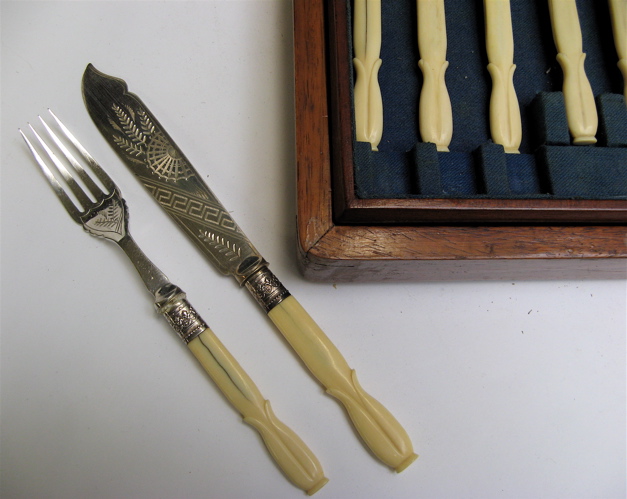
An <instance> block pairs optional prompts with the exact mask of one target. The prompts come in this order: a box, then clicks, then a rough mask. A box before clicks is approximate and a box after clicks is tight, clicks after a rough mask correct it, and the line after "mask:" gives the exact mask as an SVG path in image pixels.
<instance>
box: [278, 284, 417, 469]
mask: <svg viewBox="0 0 627 499" xmlns="http://www.w3.org/2000/svg"><path fill="white" fill-rule="evenodd" d="M268 316H269V317H270V319H271V320H272V322H274V324H275V325H276V326H277V328H278V329H279V330H280V331H281V333H282V334H283V336H285V338H286V339H287V341H288V342H289V343H290V345H291V346H292V348H294V350H295V351H296V353H298V355H299V356H300V358H301V359H302V360H303V362H304V363H305V365H306V366H307V367H308V368H309V370H310V371H311V372H312V374H313V375H314V376H315V377H316V378H317V379H318V380H319V381H320V382H321V383H322V384H323V385H324V387H325V388H326V390H327V393H329V394H330V395H332V396H333V397H335V398H337V399H338V400H339V401H340V402H341V403H342V404H343V405H344V407H345V408H346V410H347V412H348V415H349V417H350V419H351V421H352V422H353V424H354V426H355V428H356V429H357V431H358V432H359V434H360V435H361V437H362V439H363V441H364V442H365V443H366V445H367V446H368V447H369V448H370V450H371V451H372V452H373V453H374V454H375V455H376V456H377V457H378V458H379V459H380V460H381V461H383V462H384V463H385V464H387V465H388V466H390V467H391V468H394V469H395V470H396V471H398V472H400V471H402V470H404V469H405V468H406V467H407V466H409V465H410V464H411V463H412V462H413V461H414V460H415V459H416V458H417V457H418V456H417V455H416V454H414V451H413V447H412V443H411V440H410V438H409V436H408V435H407V432H406V431H405V430H404V428H403V427H402V426H401V425H400V423H399V422H398V421H397V420H396V419H395V418H394V416H392V414H391V413H390V412H389V411H388V410H387V409H386V408H385V407H383V405H382V404H381V403H380V402H378V401H377V400H375V399H374V398H373V397H372V396H370V395H369V394H368V393H366V392H365V391H364V390H363V388H361V386H360V385H359V383H358V381H357V376H356V374H355V371H354V370H353V369H351V368H350V367H349V366H348V364H347V362H346V360H345V359H344V357H343V356H342V354H341V353H340V352H339V350H338V349H337V348H336V347H335V345H334V344H333V343H332V342H331V340H329V338H328V337H327V336H326V334H324V332H323V331H322V330H321V329H320V327H319V326H318V325H317V324H316V323H315V322H314V320H313V319H312V318H311V317H310V316H309V314H308V313H307V312H306V311H305V309H304V308H303V307H302V306H301V305H300V303H298V301H297V300H296V299H295V298H294V297H293V296H290V297H288V298H286V299H285V300H283V301H282V302H281V303H280V304H279V305H277V306H276V307H275V308H273V309H272V310H271V311H270V312H269V313H268Z"/></svg>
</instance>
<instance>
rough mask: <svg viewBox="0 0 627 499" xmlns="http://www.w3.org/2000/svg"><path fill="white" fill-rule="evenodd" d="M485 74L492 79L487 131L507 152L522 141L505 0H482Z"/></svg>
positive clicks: (512, 43) (512, 38)
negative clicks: (486, 60)
mask: <svg viewBox="0 0 627 499" xmlns="http://www.w3.org/2000/svg"><path fill="white" fill-rule="evenodd" d="M483 8H484V18H485V31H486V51H487V53H488V61H489V64H488V72H489V73H490V77H491V78H492V94H491V96H490V132H491V134H492V141H493V142H494V143H495V144H501V145H502V146H503V148H504V149H505V152H507V153H518V152H519V151H518V148H519V147H520V142H521V141H522V123H521V121H520V106H519V104H518V97H516V89H515V88H514V71H515V70H516V65H515V64H514V34H513V30H512V15H511V11H510V4H509V0H483Z"/></svg>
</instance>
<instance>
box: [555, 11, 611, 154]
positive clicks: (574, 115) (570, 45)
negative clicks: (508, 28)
mask: <svg viewBox="0 0 627 499" xmlns="http://www.w3.org/2000/svg"><path fill="white" fill-rule="evenodd" d="M549 12H550V14H551V26H552V28H553V39H554V41H555V46H556V47H557V52H558V54H557V61H558V62H559V64H560V66H561V67H562V72H563V73H564V83H563V92H564V102H565V104H566V119H567V121H568V129H569V130H570V134H571V135H572V136H573V144H583V145H585V144H594V143H596V141H597V140H596V138H595V135H596V133H597V127H598V124H599V118H598V115H597V110H596V106H595V103H594V94H593V93H592V87H591V86H590V82H589V81H588V77H587V76H586V72H585V69H584V61H585V59H586V54H584V53H583V48H582V36H581V27H580V25H579V16H578V14H577V5H576V3H575V0H549Z"/></svg>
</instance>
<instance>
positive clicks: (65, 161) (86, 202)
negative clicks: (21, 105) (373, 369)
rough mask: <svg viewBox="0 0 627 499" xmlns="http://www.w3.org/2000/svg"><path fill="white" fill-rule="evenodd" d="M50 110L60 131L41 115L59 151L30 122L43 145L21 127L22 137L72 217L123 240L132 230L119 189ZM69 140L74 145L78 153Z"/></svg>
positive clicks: (103, 234)
mask: <svg viewBox="0 0 627 499" xmlns="http://www.w3.org/2000/svg"><path fill="white" fill-rule="evenodd" d="M48 111H49V112H50V115H51V116H52V118H53V119H54V122H55V124H56V127H55V128H56V129H57V133H55V131H54V130H53V129H52V127H50V126H49V125H48V124H47V123H46V121H45V120H44V119H43V118H42V117H41V116H39V119H40V120H41V123H42V124H43V127H44V128H45V130H46V133H47V134H48V135H49V136H50V139H52V142H53V143H54V146H55V149H56V151H57V152H56V153H55V151H54V150H53V148H52V147H51V146H49V145H48V143H47V142H46V141H45V140H44V139H43V138H42V136H41V135H40V134H39V133H38V132H37V131H36V130H35V128H34V127H33V126H32V125H30V124H29V128H30V130H31V133H32V135H33V136H34V137H35V138H36V143H37V144H38V146H39V147H36V146H35V145H34V144H33V142H31V140H29V139H28V137H27V136H26V134H25V133H24V132H23V131H22V130H21V129H20V133H21V134H22V137H23V138H24V140H25V141H26V144H27V145H28V148H29V149H30V151H31V153H32V154H33V156H34V157H35V160H36V161H37V163H38V164H39V166H40V168H41V170H42V171H43V173H44V175H45V176H46V179H47V180H48V183H49V184H50V186H51V187H52V189H53V190H54V192H55V193H56V195H57V196H58V198H59V200H60V201H61V203H62V204H63V206H64V207H65V209H66V210H67V212H68V213H69V215H70V216H71V217H72V219H73V220H74V221H75V222H77V223H79V224H81V225H82V226H83V227H84V229H85V230H86V231H87V232H88V233H89V234H91V235H93V236H97V237H104V238H105V239H110V240H112V241H115V242H116V243H119V242H120V241H121V240H122V239H124V238H125V237H126V236H127V234H128V210H127V208H126V203H125V202H124V199H123V198H122V196H121V195H120V191H119V189H118V188H117V186H116V185H115V183H114V182H113V180H112V179H111V177H109V176H108V175H107V174H106V173H105V171H104V170H103V169H102V168H101V167H100V165H99V164H98V163H97V162H96V160H95V159H94V158H93V157H92V156H91V155H90V154H89V153H88V152H87V150H86V149H85V148H84V147H83V146H82V145H81V144H80V143H79V142H78V140H77V139H76V138H75V137H74V135H72V133H71V132H70V131H69V130H68V129H67V127H65V126H64V125H63V123H61V121H60V120H59V118H57V117H56V116H55V114H54V113H53V112H52V111H50V110H48ZM58 134H60V135H61V136H62V137H63V138H64V139H65V140H62V139H61V138H60V137H59V135H58ZM66 143H67V144H68V145H71V147H72V149H74V153H72V152H71V150H70V148H68V145H66ZM40 152H41V153H43V155H44V156H47V158H48V160H49V161H46V160H44V158H43V157H42V154H40ZM59 156H61V158H62V159H61V158H60V157H59ZM77 156H78V157H79V158H80V161H79V160H78V159H77ZM87 170H90V171H91V173H92V175H93V176H94V177H95V178H96V179H97V180H98V181H99V182H100V184H101V185H98V184H97V183H96V182H95V181H94V179H93V178H92V176H90V174H89V173H88V172H87ZM60 180H61V181H62V182H63V183H64V184H65V186H66V187H64V186H63V184H62V183H61V181H60ZM81 184H82V185H81ZM68 192H69V193H71V194H72V195H73V197H74V198H75V200H74V199H72V197H71V196H70V195H69V193H68Z"/></svg>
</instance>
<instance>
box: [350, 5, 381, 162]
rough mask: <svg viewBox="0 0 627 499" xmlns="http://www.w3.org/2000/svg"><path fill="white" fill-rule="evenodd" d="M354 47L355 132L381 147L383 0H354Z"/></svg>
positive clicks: (373, 148)
mask: <svg viewBox="0 0 627 499" xmlns="http://www.w3.org/2000/svg"><path fill="white" fill-rule="evenodd" d="M353 18H354V24H353V49H354V54H355V58H354V59H353V66H354V68H355V73H356V75H355V76H356V77H355V87H354V89H353V98H354V104H355V134H356V138H357V141H358V142H370V146H371V148H372V150H373V151H377V150H378V146H379V143H380V142H381V137H382V136H383V99H382V97H381V88H380V87H379V79H378V76H379V68H380V67H381V59H380V58H379V56H380V53H381V0H355V9H354V14H353Z"/></svg>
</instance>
